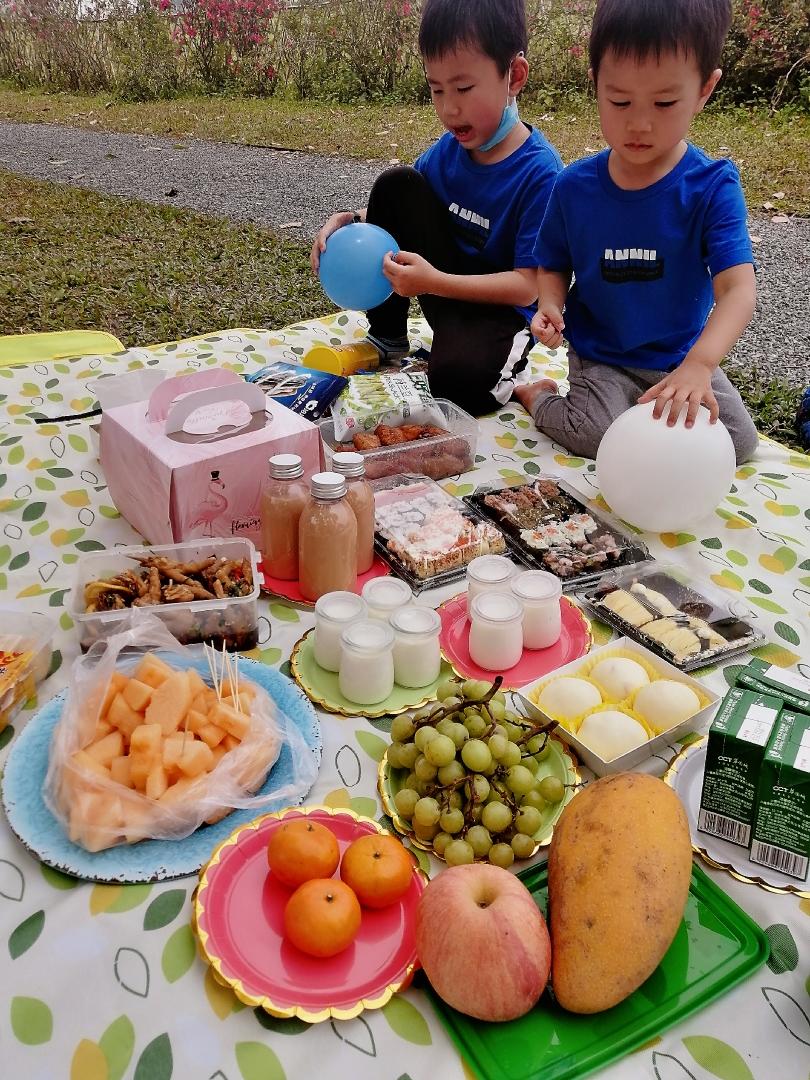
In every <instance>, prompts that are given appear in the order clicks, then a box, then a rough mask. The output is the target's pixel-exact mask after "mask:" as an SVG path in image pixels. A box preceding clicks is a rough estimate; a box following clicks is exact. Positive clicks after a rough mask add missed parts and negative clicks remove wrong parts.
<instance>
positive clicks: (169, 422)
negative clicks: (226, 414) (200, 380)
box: [165, 379, 267, 435]
mask: <svg viewBox="0 0 810 1080" xmlns="http://www.w3.org/2000/svg"><path fill="white" fill-rule="evenodd" d="M220 401H244V403H245V404H246V405H247V406H248V408H249V409H250V411H251V413H257V412H264V411H265V410H266V408H267V400H266V398H265V396H264V391H263V390H262V389H261V388H260V387H259V386H256V385H255V383H246V382H242V380H241V379H238V380H237V383H236V385H234V384H230V385H227V386H211V387H209V388H208V389H207V390H197V391H196V392H195V393H193V394H189V395H188V396H187V397H184V398H183V399H182V400H181V401H178V402H177V404H176V405H174V406H172V408H171V409H170V410H169V415H168V416H167V417H166V427H165V433H166V434H167V435H171V434H172V433H173V432H176V431H182V430H183V424H184V423H185V422H186V420H187V419H188V418H189V416H191V414H192V413H193V412H196V411H197V409H199V408H200V407H201V406H202V405H215V404H216V403H217V402H220Z"/></svg>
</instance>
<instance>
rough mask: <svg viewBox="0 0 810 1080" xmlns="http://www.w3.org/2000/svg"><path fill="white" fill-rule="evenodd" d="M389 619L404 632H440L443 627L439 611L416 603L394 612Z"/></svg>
mask: <svg viewBox="0 0 810 1080" xmlns="http://www.w3.org/2000/svg"><path fill="white" fill-rule="evenodd" d="M388 621H389V622H390V623H391V626H393V628H394V629H395V630H397V631H399V632H400V633H403V634H438V632H439V631H440V630H441V627H442V620H441V619H440V618H439V614H438V612H436V611H434V610H433V608H427V607H417V606H416V605H415V604H409V605H408V606H407V607H403V608H400V609H399V610H398V611H394V612H392V613H391V615H390V616H389V620H388Z"/></svg>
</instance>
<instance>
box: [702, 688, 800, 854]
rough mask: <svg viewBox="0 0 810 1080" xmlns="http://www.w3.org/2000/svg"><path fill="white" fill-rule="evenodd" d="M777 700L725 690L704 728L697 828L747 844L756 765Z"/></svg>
mask: <svg viewBox="0 0 810 1080" xmlns="http://www.w3.org/2000/svg"><path fill="white" fill-rule="evenodd" d="M781 707H782V700H781V698H778V697H773V696H771V695H770V694H757V693H755V692H753V691H751V690H740V689H733V690H730V691H729V692H728V693H727V694H726V696H725V697H724V698H723V701H722V702H721V704H720V708H719V710H718V712H717V715H716V716H715V718H714V721H713V723H712V726H711V728H710V729H709V743H708V747H707V750H706V771H705V773H704V775H703V792H702V794H701V796H700V812H699V813H698V830H699V831H700V832H704V833H709V834H710V835H711V836H719V837H720V838H721V839H722V840H729V841H731V843H732V844H739V845H740V846H741V847H744V848H747V847H749V846H750V844H751V827H752V826H753V824H754V811H755V808H756V798H757V788H758V786H759V771H760V766H761V765H762V759H763V758H764V756H765V747H766V745H767V743H768V740H769V738H770V736H771V732H772V731H773V727H774V724H775V723H776V718H777V717H778V715H779V710H780V709H781Z"/></svg>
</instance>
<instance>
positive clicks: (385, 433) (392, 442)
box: [374, 424, 406, 446]
mask: <svg viewBox="0 0 810 1080" xmlns="http://www.w3.org/2000/svg"><path fill="white" fill-rule="evenodd" d="M374 434H375V435H376V436H377V438H378V439H379V440H380V442H381V443H382V444H383V446H396V445H397V443H403V442H406V439H405V436H404V435H403V434H402V428H392V427H388V426H387V425H385V424H380V426H379V427H378V428H375V430H374Z"/></svg>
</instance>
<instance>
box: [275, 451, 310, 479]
mask: <svg viewBox="0 0 810 1080" xmlns="http://www.w3.org/2000/svg"><path fill="white" fill-rule="evenodd" d="M267 464H268V465H269V466H270V475H271V476H272V477H273V479H274V480H296V479H297V478H298V477H299V476H303V475H304V466H303V464H302V462H301V458H300V457H299V456H298V454H276V455H275V457H271V458H269V459H268V462H267Z"/></svg>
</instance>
